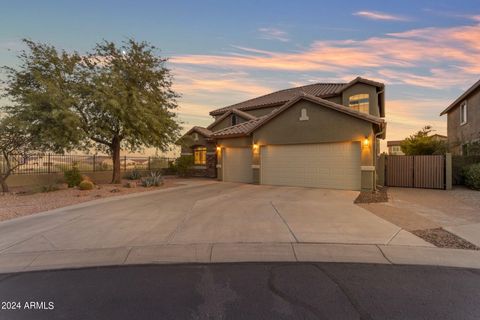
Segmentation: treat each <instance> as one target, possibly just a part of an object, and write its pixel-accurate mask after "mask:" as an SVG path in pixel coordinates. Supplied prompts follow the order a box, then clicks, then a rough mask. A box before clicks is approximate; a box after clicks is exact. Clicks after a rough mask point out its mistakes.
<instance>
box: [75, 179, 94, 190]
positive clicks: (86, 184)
mask: <svg viewBox="0 0 480 320" xmlns="http://www.w3.org/2000/svg"><path fill="white" fill-rule="evenodd" d="M93 187H94V186H93V182H92V181H88V180H83V181H82V182H80V184H79V185H78V189H80V190H92V189H93Z"/></svg>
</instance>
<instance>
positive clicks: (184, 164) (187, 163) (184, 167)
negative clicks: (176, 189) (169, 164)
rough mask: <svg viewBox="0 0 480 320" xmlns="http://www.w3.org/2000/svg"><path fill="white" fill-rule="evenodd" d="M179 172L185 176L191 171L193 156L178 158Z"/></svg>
mask: <svg viewBox="0 0 480 320" xmlns="http://www.w3.org/2000/svg"><path fill="white" fill-rule="evenodd" d="M176 167H177V173H178V175H179V176H181V177H185V176H187V175H188V174H189V173H190V169H191V168H192V167H193V156H180V157H179V158H177V163H176Z"/></svg>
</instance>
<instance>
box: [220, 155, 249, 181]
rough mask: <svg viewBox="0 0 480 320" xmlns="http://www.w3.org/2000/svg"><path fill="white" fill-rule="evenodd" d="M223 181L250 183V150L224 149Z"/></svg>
mask: <svg viewBox="0 0 480 320" xmlns="http://www.w3.org/2000/svg"><path fill="white" fill-rule="evenodd" d="M223 180H224V181H230V182H244V183H251V182H252V181H253V173H252V151H251V149H250V148H225V149H224V153H223Z"/></svg>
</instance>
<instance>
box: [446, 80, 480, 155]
mask: <svg viewBox="0 0 480 320" xmlns="http://www.w3.org/2000/svg"><path fill="white" fill-rule="evenodd" d="M444 114H447V135H448V147H449V150H450V152H452V153H453V154H455V155H466V150H467V145H468V144H469V143H472V142H477V141H480V80H479V81H477V82H476V83H475V84H474V85H473V86H471V87H470V88H469V89H468V90H467V91H465V92H464V93H463V94H462V95H461V96H460V97H458V98H457V99H456V100H455V101H454V102H453V103H452V104H451V105H449V106H448V107H447V108H446V109H445V110H443V111H442V113H440V115H441V116H442V115H444Z"/></svg>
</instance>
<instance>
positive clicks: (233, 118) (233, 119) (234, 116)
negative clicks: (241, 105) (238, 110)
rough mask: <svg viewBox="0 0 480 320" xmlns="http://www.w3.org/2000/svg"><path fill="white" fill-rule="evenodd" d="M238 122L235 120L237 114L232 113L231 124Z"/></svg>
mask: <svg viewBox="0 0 480 320" xmlns="http://www.w3.org/2000/svg"><path fill="white" fill-rule="evenodd" d="M237 123H238V122H237V115H236V114H232V126H234V125H236V124H237Z"/></svg>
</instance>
